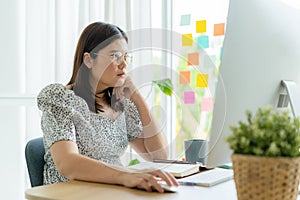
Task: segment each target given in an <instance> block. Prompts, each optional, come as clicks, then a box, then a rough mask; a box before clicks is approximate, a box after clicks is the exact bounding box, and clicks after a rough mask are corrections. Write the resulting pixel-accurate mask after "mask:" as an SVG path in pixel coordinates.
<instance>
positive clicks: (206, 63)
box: [203, 55, 217, 68]
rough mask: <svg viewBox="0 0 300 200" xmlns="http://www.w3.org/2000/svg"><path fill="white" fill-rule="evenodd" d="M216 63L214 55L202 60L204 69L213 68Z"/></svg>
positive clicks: (206, 56)
mask: <svg viewBox="0 0 300 200" xmlns="http://www.w3.org/2000/svg"><path fill="white" fill-rule="evenodd" d="M216 62H217V57H216V55H205V56H204V58H203V66H204V67H206V68H215V67H216Z"/></svg>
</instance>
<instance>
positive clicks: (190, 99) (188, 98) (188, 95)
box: [183, 91, 196, 104]
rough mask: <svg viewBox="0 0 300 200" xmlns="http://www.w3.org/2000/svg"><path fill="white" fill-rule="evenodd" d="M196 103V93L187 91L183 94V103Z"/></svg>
mask: <svg viewBox="0 0 300 200" xmlns="http://www.w3.org/2000/svg"><path fill="white" fill-rule="evenodd" d="M195 101H196V95H195V91H185V92H184V93H183V102H184V103H185V104H194V103H195Z"/></svg>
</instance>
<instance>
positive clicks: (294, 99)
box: [281, 80, 300, 117]
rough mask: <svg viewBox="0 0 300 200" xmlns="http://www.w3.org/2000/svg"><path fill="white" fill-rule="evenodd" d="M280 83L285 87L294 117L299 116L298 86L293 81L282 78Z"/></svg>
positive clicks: (299, 93)
mask: <svg viewBox="0 0 300 200" xmlns="http://www.w3.org/2000/svg"><path fill="white" fill-rule="evenodd" d="M281 85H282V86H283V87H284V88H285V89H286V91H287V95H288V99H289V102H290V105H291V109H292V112H293V115H294V117H300V88H299V87H298V86H297V84H296V83H295V82H294V81H289V80H282V81H281Z"/></svg>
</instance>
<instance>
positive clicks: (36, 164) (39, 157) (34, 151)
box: [25, 137, 45, 187]
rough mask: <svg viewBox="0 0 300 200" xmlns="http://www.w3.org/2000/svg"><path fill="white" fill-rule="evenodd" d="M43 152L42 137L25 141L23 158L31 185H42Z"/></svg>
mask: <svg viewBox="0 0 300 200" xmlns="http://www.w3.org/2000/svg"><path fill="white" fill-rule="evenodd" d="M44 154H45V148H44V143H43V138H42V137H39V138H35V139H32V140H30V141H28V142H27V144H26V147H25V158H26V163H27V169H28V174H29V178H30V183H31V187H35V186H39V185H43V171H44V164H45V160H44Z"/></svg>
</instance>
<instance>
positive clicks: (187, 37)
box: [182, 33, 193, 46]
mask: <svg viewBox="0 0 300 200" xmlns="http://www.w3.org/2000/svg"><path fill="white" fill-rule="evenodd" d="M192 44H193V34H191V33H189V34H182V46H192Z"/></svg>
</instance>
